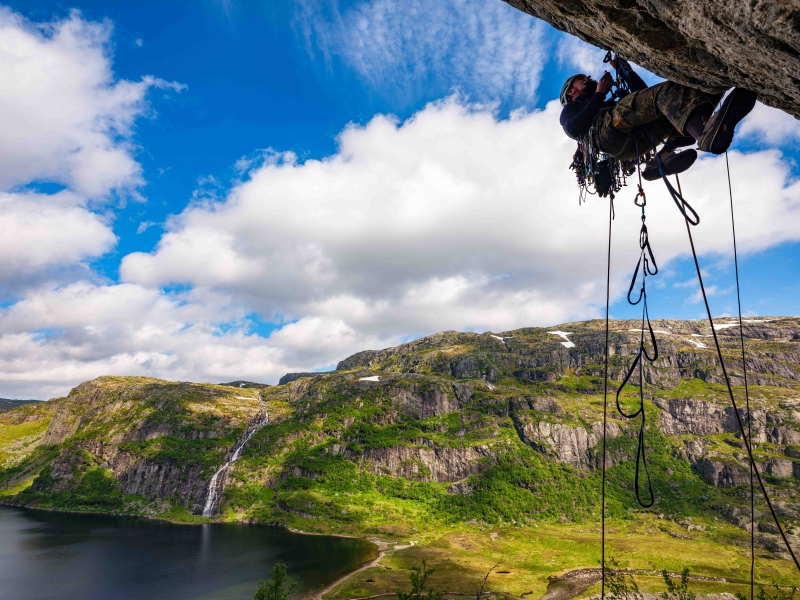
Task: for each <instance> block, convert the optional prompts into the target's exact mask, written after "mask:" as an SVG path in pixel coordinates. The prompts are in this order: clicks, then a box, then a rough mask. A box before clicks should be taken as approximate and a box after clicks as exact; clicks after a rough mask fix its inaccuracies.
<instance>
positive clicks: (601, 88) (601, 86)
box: [597, 57, 616, 96]
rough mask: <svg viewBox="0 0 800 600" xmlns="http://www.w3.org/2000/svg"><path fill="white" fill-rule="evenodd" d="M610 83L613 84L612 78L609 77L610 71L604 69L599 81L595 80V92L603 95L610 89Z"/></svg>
mask: <svg viewBox="0 0 800 600" xmlns="http://www.w3.org/2000/svg"><path fill="white" fill-rule="evenodd" d="M615 58H616V57H615ZM612 85H614V78H613V77H611V73H609V72H608V71H606V72H605V73H603V76H602V77H601V78H600V81H598V82H597V93H598V94H603V96H605V95H606V94H607V93H608V92H610V91H611V86H612Z"/></svg>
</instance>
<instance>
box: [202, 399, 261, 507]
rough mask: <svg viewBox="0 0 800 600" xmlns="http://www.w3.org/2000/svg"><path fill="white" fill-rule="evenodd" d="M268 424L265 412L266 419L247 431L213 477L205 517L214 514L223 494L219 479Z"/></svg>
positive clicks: (209, 486)
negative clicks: (245, 446) (255, 435)
mask: <svg viewBox="0 0 800 600" xmlns="http://www.w3.org/2000/svg"><path fill="white" fill-rule="evenodd" d="M267 423H269V414H268V413H267V412H266V411H264V418H263V419H261V420H259V421H258V422H257V423H256V424H255V425H251V426H250V427H248V428H247V429H245V431H244V433H243V434H242V437H240V438H239V440H238V441H237V442H236V444H234V446H233V454H232V455H231V458H230V460H229V461H228V462H226V463H225V464H224V465H222V466H221V467H220V468H219V469H218V470H217V472H216V473H214V476H213V477H211V481H210V482H209V483H208V496H207V497H206V505H205V507H203V516H204V517H210V516H212V515H213V514H214V507H215V505H216V504H217V500H218V499H219V497H220V495H221V494H222V490H221V489H219V488H221V487H222V486H221V485H217V482H218V481H219V478H220V477H222V476H223V475H224V474H225V471H227V470H228V468H229V467H230V466H231V465H232V464H233V463H235V462H236V461H237V460H239V456H240V455H241V454H242V448H244V445H245V444H246V443H247V442H248V441H249V440H250V438H251V437H253V435H254V434H255V433H256V431H258V430H259V429H261V428H262V427H264V425H266V424H267Z"/></svg>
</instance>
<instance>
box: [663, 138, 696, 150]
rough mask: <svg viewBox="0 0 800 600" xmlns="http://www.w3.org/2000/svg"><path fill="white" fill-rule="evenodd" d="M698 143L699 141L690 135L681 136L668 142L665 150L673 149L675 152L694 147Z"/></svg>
mask: <svg viewBox="0 0 800 600" xmlns="http://www.w3.org/2000/svg"><path fill="white" fill-rule="evenodd" d="M696 143H697V140H696V139H694V138H693V137H692V136H690V135H681V136H678V137H674V138H670V139H668V140H667V143H666V144H664V150H666V149H667V148H671V149H672V150H675V149H677V148H685V147H686V146H694V145H695V144H696Z"/></svg>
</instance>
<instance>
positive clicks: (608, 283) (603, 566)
mask: <svg viewBox="0 0 800 600" xmlns="http://www.w3.org/2000/svg"><path fill="white" fill-rule="evenodd" d="M613 220H614V197H613V196H612V197H610V198H609V200H608V259H607V264H606V346H605V348H606V352H605V363H606V364H605V374H604V377H603V488H602V492H601V502H600V521H601V526H600V530H601V534H600V537H601V538H602V539H601V550H600V564H601V569H600V571H601V575H600V576H601V578H602V584H601V586H600V600H605V597H606V421H607V415H608V309H609V297H610V296H609V294H610V290H611V222H612V221H613Z"/></svg>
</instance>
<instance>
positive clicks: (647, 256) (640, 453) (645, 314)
mask: <svg viewBox="0 0 800 600" xmlns="http://www.w3.org/2000/svg"><path fill="white" fill-rule="evenodd" d="M636 153H637V155H638V154H639V143H638V141H637V142H636ZM636 167H637V170H639V167H640V161H639V158H638V156H637V159H636ZM639 177H640V179H639V191H638V193H637V194H636V197H635V198H634V201H633V202H634V204H636V206H640V207H641V208H642V228H641V229H640V230H639V260H638V262H637V263H636V268H635V269H634V271H633V277H632V278H631V285H630V287H629V288H628V303H629V304H632V305H634V306H635V305H637V304H639V303H640V302H641V303H642V323H641V328H640V336H639V350H638V351H637V353H636V358H635V359H634V360H633V363H631V366H630V368H629V369H628V373H627V374H626V375H625V377H624V379H623V380H622V384H621V385H620V386H619V389H617V396H616V403H617V412H619V414H620V415H622V416H623V417H625V418H626V419H635V418H637V417H641V421H640V422H639V435H638V440H637V444H636V471H635V475H634V492H635V494H636V501H637V502H638V503H639V505H640V506H642V507H643V508H650V507H651V506H653V504H654V503H655V494H654V493H653V484H652V481H651V480H650V470H649V469H648V468H647V455H646V452H645V446H644V432H645V424H646V415H645V410H644V382H645V378H644V360H643V358H642V357H644V359H646V360H648V361H650V362H653V361H655V360H656V359H657V358H658V344H657V343H656V334H655V332H654V331H653V326H652V324H651V323H650V313H649V311H648V310H647V283H646V282H647V277H648V275H656V274H657V273H658V265H657V264H656V259H655V256H653V249H652V248H651V247H650V236H649V235H648V233H647V225H646V224H645V219H646V217H645V214H644V208H645V206H647V198H646V197H645V194H644V190H643V189H642V184H641V173H640V174H639ZM640 198H641V201H639V199H640ZM651 263H652V267H651ZM640 270H641V273H642V287H641V288H640V289H639V296H638V298H636V300H633V299H631V293H632V292H633V288H634V286H635V285H636V281H637V279H638V278H639V271H640ZM645 322H647V329H648V331H649V333H650V342H651V344H652V346H653V356H650V355H649V354H648V353H647V347H646V346H645V343H644V325H645ZM637 367H638V369H639V408H638V409H637V410H635V411H634V412H632V413H626V412H625V411H624V410H623V409H622V405H621V404H620V400H619V396H620V394H621V393H622V390H623V389H624V388H625V386H626V385H627V383H628V380H630V378H631V376H632V375H633V373H634V371H636V368H637ZM642 469H644V473H645V475H646V476H647V491H648V495H649V497H650V499H649V501H647V502H644V501H642V497H641V493H640V487H639V475H640V472H641V470H642Z"/></svg>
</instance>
